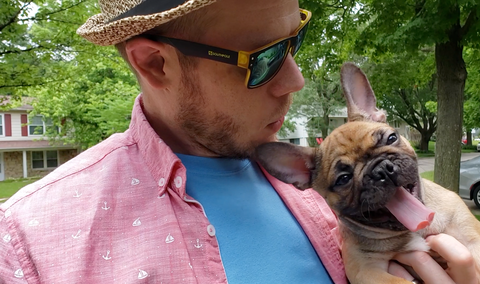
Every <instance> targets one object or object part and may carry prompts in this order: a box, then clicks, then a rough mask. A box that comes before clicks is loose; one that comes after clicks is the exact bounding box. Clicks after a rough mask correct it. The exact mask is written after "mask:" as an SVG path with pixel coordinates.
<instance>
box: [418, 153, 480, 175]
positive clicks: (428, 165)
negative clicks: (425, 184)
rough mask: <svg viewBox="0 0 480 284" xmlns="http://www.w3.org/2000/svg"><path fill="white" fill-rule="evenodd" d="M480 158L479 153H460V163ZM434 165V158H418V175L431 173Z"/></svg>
mask: <svg viewBox="0 0 480 284" xmlns="http://www.w3.org/2000/svg"><path fill="white" fill-rule="evenodd" d="M478 156H480V152H474V153H462V158H461V160H462V161H466V160H470V159H472V158H475V157H478ZM434 165H435V158H433V157H432V158H418V171H419V172H420V173H423V172H428V171H433V167H434Z"/></svg>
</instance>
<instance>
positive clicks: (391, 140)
mask: <svg viewBox="0 0 480 284" xmlns="http://www.w3.org/2000/svg"><path fill="white" fill-rule="evenodd" d="M397 140H398V138H397V134H395V133H392V134H390V135H389V136H388V138H387V145H392V144H393V143H394V142H395V141H397Z"/></svg>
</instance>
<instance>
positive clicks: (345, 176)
mask: <svg viewBox="0 0 480 284" xmlns="http://www.w3.org/2000/svg"><path fill="white" fill-rule="evenodd" d="M352 176H353V175H352V174H343V175H341V176H339V177H338V178H337V180H336V181H335V186H342V185H346V184H347V183H348V182H349V181H350V180H351V179H352Z"/></svg>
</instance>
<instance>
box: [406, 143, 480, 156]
mask: <svg viewBox="0 0 480 284" xmlns="http://www.w3.org/2000/svg"><path fill="white" fill-rule="evenodd" d="M478 142H479V141H472V146H468V148H466V147H467V146H462V153H471V152H476V151H477V148H476V146H477V144H478ZM412 146H413V145H412ZM415 152H416V153H417V156H418V157H420V158H426V157H435V142H434V141H430V142H428V151H427V152H422V151H419V150H418V149H416V148H415Z"/></svg>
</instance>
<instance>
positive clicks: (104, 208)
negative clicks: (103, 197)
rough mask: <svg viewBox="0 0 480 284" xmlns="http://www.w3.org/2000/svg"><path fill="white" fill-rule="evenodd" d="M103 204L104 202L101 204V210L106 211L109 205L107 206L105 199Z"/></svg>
mask: <svg viewBox="0 0 480 284" xmlns="http://www.w3.org/2000/svg"><path fill="white" fill-rule="evenodd" d="M103 204H104V205H103V206H102V209H103V210H105V211H106V210H108V209H110V207H108V206H107V201H104V202H103Z"/></svg>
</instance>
